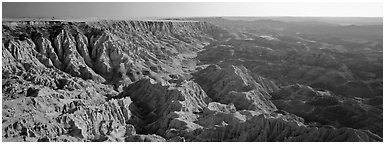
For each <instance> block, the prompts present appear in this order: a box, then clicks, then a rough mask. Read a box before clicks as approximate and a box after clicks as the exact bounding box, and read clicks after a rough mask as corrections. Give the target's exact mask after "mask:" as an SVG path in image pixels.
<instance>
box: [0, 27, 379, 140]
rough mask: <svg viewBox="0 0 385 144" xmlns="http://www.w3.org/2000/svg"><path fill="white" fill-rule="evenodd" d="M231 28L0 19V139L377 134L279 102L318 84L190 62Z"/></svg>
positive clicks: (310, 93)
mask: <svg viewBox="0 0 385 144" xmlns="http://www.w3.org/2000/svg"><path fill="white" fill-rule="evenodd" d="M231 37H232V36H231V35H230V34H229V32H227V31H226V30H224V29H223V28H221V27H218V26H214V25H212V24H210V23H207V22H198V21H175V20H170V21H96V22H87V23H85V22H56V21H55V22H54V21H51V22H48V21H47V22H44V21H40V22H37V21H36V22H35V21H31V22H3V43H2V64H3V66H2V78H3V83H2V98H3V106H2V111H3V122H2V126H3V130H2V131H3V135H2V138H3V141H382V138H381V137H378V136H377V135H376V134H373V133H371V132H369V131H366V130H360V129H351V128H338V129H337V128H324V127H323V126H321V125H317V126H309V124H308V123H307V121H306V119H304V118H302V117H299V116H303V115H301V114H302V113H299V112H298V111H289V110H288V109H287V107H288V105H289V106H297V105H295V104H292V105H291V103H290V102H287V101H291V100H293V99H303V100H308V101H309V102H312V103H311V104H313V103H316V102H314V101H316V100H318V99H316V98H314V97H315V96H319V95H327V93H326V92H324V93H322V92H319V91H315V90H313V89H311V87H309V88H308V87H306V88H308V89H306V88H305V89H306V90H304V91H305V92H302V93H298V92H297V91H295V92H292V91H291V87H289V88H285V87H283V88H280V87H278V86H277V84H276V83H275V82H273V81H272V80H269V79H268V78H265V77H262V76H260V75H258V74H256V73H253V72H251V71H250V70H248V69H247V68H246V67H244V66H242V65H228V66H222V65H221V66H218V65H209V66H207V67H206V66H202V65H200V66H197V63H199V61H198V60H197V59H196V56H197V53H198V52H200V51H202V50H204V48H205V46H208V45H212V44H214V43H219V42H223V41H225V42H226V41H228V40H229V38H231ZM206 48H207V47H206ZM202 67H204V68H202ZM293 88H295V87H293ZM329 94H330V93H329ZM363 103H370V104H372V103H373V102H372V101H364V102H363ZM306 104H307V105H311V104H308V103H306ZM346 105H348V103H346V104H343V106H346ZM311 106H313V105H311ZM283 110H284V111H283ZM360 110H361V109H360ZM365 110H367V109H365ZM286 111H288V112H290V113H288V112H286ZM325 111H327V110H325ZM371 112H373V110H371ZM292 113H293V114H292ZM294 114H295V115H294ZM365 114H366V113H365ZM297 115H298V116H297ZM306 116H307V115H306ZM306 116H305V118H308V117H306ZM324 116H325V117H326V116H327V115H326V112H325V115H324ZM315 119H316V118H315ZM375 120H377V119H375ZM368 121H370V120H368ZM368 121H365V122H368ZM370 122H371V121H370ZM367 127H368V128H365V129H367V130H370V131H377V129H375V128H374V127H369V126H367ZM359 128H362V127H359Z"/></svg>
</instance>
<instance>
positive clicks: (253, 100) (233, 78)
mask: <svg viewBox="0 0 385 144" xmlns="http://www.w3.org/2000/svg"><path fill="white" fill-rule="evenodd" d="M194 75H195V77H194V78H195V80H196V81H197V82H198V84H200V85H201V86H202V87H203V89H204V90H205V91H206V92H207V94H208V96H209V97H210V98H212V99H213V100H214V101H218V102H221V103H225V104H230V103H233V104H234V105H235V107H236V108H237V109H240V110H259V111H264V112H266V113H268V112H272V111H275V110H276V108H275V106H274V104H272V103H271V102H270V101H269V100H268V99H270V98H271V96H270V94H269V92H270V91H271V90H272V89H276V86H275V85H274V83H268V82H266V81H262V80H260V81H259V82H260V83H257V82H256V81H255V80H254V79H253V77H251V76H250V75H249V72H248V70H247V69H246V68H245V67H243V66H239V67H238V66H229V67H226V68H221V67H219V66H217V65H210V66H208V67H207V68H205V69H203V70H200V71H198V72H197V73H195V74H194Z"/></svg>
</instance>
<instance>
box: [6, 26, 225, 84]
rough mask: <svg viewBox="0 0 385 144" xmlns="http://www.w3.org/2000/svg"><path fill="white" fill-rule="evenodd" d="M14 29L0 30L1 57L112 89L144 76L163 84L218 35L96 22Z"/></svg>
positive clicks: (210, 29)
mask: <svg viewBox="0 0 385 144" xmlns="http://www.w3.org/2000/svg"><path fill="white" fill-rule="evenodd" d="M20 26H21V27H18V26H16V27H15V26H13V25H12V24H8V23H5V24H3V27H4V31H3V36H4V37H5V38H6V39H5V40H4V41H5V42H4V43H3V45H4V46H5V47H6V49H5V51H9V53H11V54H12V56H13V57H14V58H15V59H17V60H20V62H22V63H23V62H33V63H34V65H36V66H45V67H48V68H50V67H55V68H57V69H59V70H61V71H63V72H66V73H69V74H70V75H72V76H74V77H81V78H83V79H91V80H94V81H97V82H101V83H103V82H105V83H113V84H114V85H115V86H116V87H119V86H120V85H126V84H129V83H132V82H134V81H137V80H139V79H141V78H142V77H146V76H149V77H152V78H155V79H157V80H160V79H161V78H163V79H169V77H168V74H164V73H172V74H176V75H178V74H180V73H182V72H183V71H184V69H188V68H190V67H184V68H182V64H188V65H189V66H193V64H194V60H191V57H192V56H194V52H196V51H197V50H199V49H200V48H202V47H203V45H205V44H207V43H209V42H211V41H213V40H215V39H214V38H219V36H216V35H219V34H218V33H219V32H222V31H221V30H220V29H219V28H216V27H214V26H211V25H209V24H206V23H200V22H151V21H116V22H114V21H113V22H108V21H100V22H92V23H87V24H85V23H71V24H50V23H49V24H46V25H28V24H27V25H24V23H21V24H20ZM222 33H223V32H222ZM3 51H4V49H3ZM6 53H7V52H6ZM181 54H185V55H181ZM36 59H37V60H36ZM5 65H7V67H8V65H9V64H8V63H7V64H5ZM9 69H13V68H7V69H5V71H6V72H9V73H12V72H13V70H9Z"/></svg>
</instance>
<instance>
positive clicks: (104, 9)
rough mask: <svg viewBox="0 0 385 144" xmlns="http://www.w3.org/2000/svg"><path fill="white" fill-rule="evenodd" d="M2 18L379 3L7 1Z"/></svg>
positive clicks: (307, 11) (346, 8) (326, 10)
mask: <svg viewBox="0 0 385 144" xmlns="http://www.w3.org/2000/svg"><path fill="white" fill-rule="evenodd" d="M2 5H3V17H5V18H10V17H53V16H54V17H115V18H125V17H191V16H332V17H341V16H346V17H382V3H357V2H356V3H321V2H319V3H314V2H313V3H304V2H301V3H294V2H291V3H283V2H280V3H266V2H258V3H250V2H247V3H245V2H242V3H230V2H222V3H212V2H211V3H202V2H194V3H177V2H172V3H154V2H151V3H149V2H147V3H134V2H130V3H128V2H127V3H123V2H118V3H116V2H115V3H107V2H104V3H96V2H93V3H85V2H84V3H75V2H70V3H57V2H51V3H47V2H46V3H43V2H35V3H21V2H18V3H10V2H3V3H2Z"/></svg>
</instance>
